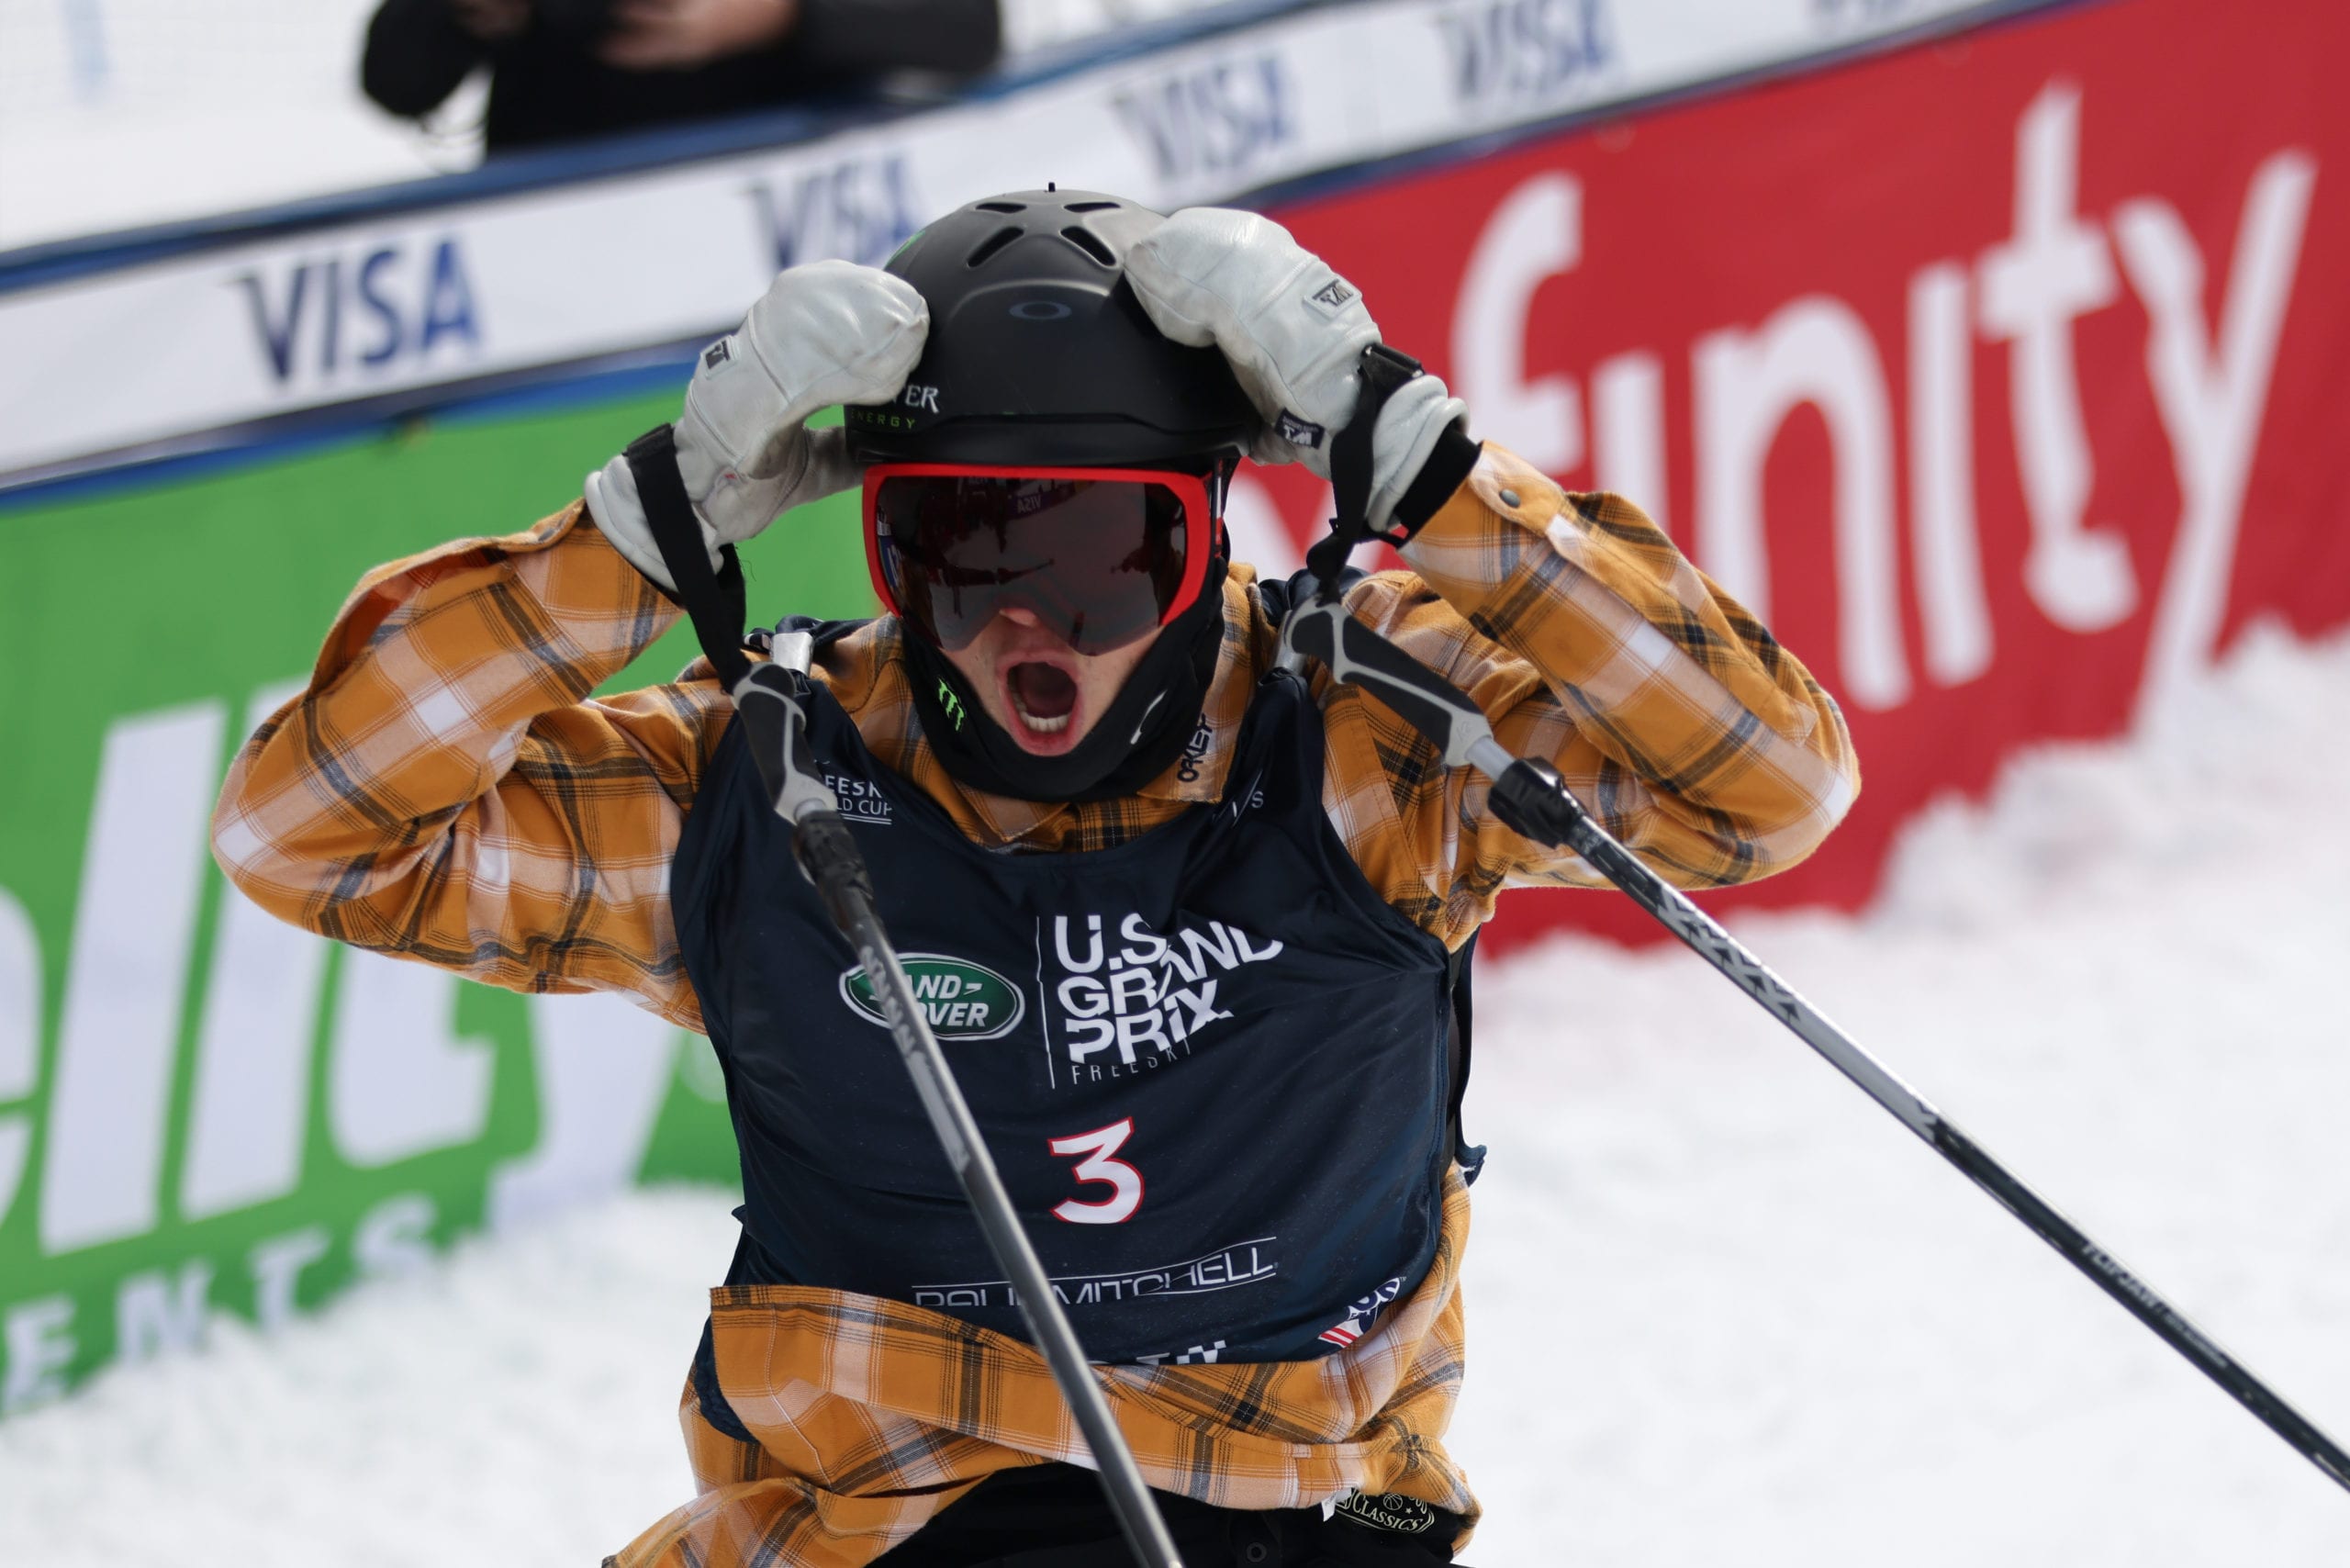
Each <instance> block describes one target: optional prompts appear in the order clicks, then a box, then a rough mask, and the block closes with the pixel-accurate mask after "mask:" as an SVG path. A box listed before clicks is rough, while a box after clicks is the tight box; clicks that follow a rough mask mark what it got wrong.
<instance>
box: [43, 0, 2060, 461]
mask: <svg viewBox="0 0 2350 1568" xmlns="http://www.w3.org/2000/svg"><path fill="white" fill-rule="evenodd" d="M2014 8H2016V7H2015V4H2014V0H2006V3H1999V4H1986V3H1984V0H1906V3H1905V0H1377V3H1373V4H1367V5H1360V6H1344V7H1332V8H1326V9H1317V10H1313V11H1307V12H1304V13H1299V14H1294V15H1291V16H1286V17H1279V18H1276V19H1273V20H1270V21H1267V22H1264V23H1260V24H1258V25H1255V26H1252V27H1248V28H1239V29H1237V30H1234V31H1230V32H1225V33H1221V34H1218V35H1216V36H1214V38H1211V39H1205V40H1203V41H1200V42H1195V43H1192V44H1187V45H1183V46H1181V47H1177V48H1172V49H1168V50H1161V51H1158V52H1155V53H1151V54H1148V55H1145V56H1142V57H1139V58H1133V59H1126V60H1120V61H1113V62H1105V63H1101V64H1096V65H1092V66H1089V67H1086V68H1084V69H1082V70H1080V71H1077V72H1074V73H1070V74H1068V75H1065V76H1060V77H1057V78H1055V79H1053V80H1050V81H1046V82H1044V83H1041V84H1036V85H1033V86H1029V87H1025V88H1023V89H1021V90H1019V91H1016V92H1013V93H1011V94H1009V95H1005V96H1002V97H1000V98H995V99H991V100H983V101H977V102H968V103H961V104H956V105H952V106H946V107H942V108H939V109H936V110H933V111H930V112H927V113H923V114H919V115H915V116H912V117H909V118H902V119H898V120H893V121H890V123H888V124H886V125H881V126H875V127H867V128H861V129H852V130H845V131H843V132H840V133H838V134H835V135H832V136H828V137H825V138H822V139H821V140H814V141H809V142H803V143H800V144H797V145H794V146H790V147H785V148H778V149H775V150H772V151H761V152H757V153H754V154H743V155H736V156H732V157H727V158H721V159H713V160H710V161H706V162H696V163H688V164H683V165H677V166H672V167H667V168H663V169H659V170H655V171H653V172H649V173H643V174H627V175H615V176H611V177H607V178H600V179H591V180H588V181H584V182H580V183H576V184H567V185H559V186H554V187H550V188H546V189H543V190H538V191H534V192H531V193H527V194H523V195H519V196H517V195H507V196H485V197H479V198H476V199H472V200H462V199H461V200H456V201H453V202H452V203H451V204H450V205H447V206H445V207H433V208H429V209H425V210H420V211H408V212H403V213H399V214H397V215H394V216H389V217H384V218H371V219H364V220H358V221H353V222H350V223H345V224H340V225H333V226H330V227H325V228H320V229H316V230H308V231H306V232H302V233H299V234H296V235H292V236H278V237H274V238H272V239H269V240H266V241H252V242H249V243H243V244H239V243H236V242H234V241H229V242H225V243H224V244H222V245H221V246H219V247H218V248H214V249H207V250H206V251H204V252H199V253H196V254H192V255H185V256H181V257H177V258H174V259H172V260H167V261H162V262H156V263H147V264H142V265H133V266H126V267H124V268H122V269H120V270H118V271H114V272H108V273H103V274H96V275H93V276H87V277H83V278H78V279H75V280H73V281H71V282H67V283H62V284H57V285H53V286H46V287H32V288H25V289H21V290H18V291H17V292H14V293H9V294H0V367H5V369H4V370H0V377H5V379H0V486H6V485H7V484H9V483H11V482H16V483H23V482H26V481H28V480H31V479H34V478H37V477H39V476H43V475H46V474H53V473H57V472H62V471H70V470H71V469H73V468H76V467H82V466H94V465H96V463H95V460H96V459H99V458H102V457H105V456H107V455H109V454H133V453H136V452H138V451H140V449H142V448H144V449H151V448H155V447H157V446H158V445H159V444H161V443H169V442H177V441H183V440H186V439H188V438H192V437H198V436H201V435H202V434H203V433H204V432H206V431H222V430H229V429H233V428H235V427H238V426H242V425H247V424H250V423H252V422H254V421H257V420H269V419H272V418H274V417H275V416H280V415H284V414H287V413H292V412H297V411H300V410H306V409H320V408H327V407H330V406H333V405H336V404H340V403H347V402H353V401H356V400H360V399H364V398H375V397H379V396H382V395H384V394H387V393H408V392H414V391H416V390H418V389H420V388H431V387H440V386H457V385H461V384H464V383H467V382H472V381H476V380H478V379H479V378H481V377H484V376H489V375H499V374H502V373H509V372H519V371H527V370H530V369H532V368H534V367H542V366H553V365H561V364H574V363H577V362H581V361H588V360H594V359H597V358H599V357H601V356H607V355H610V354H614V353H624V352H627V351H630V350H642V349H646V348H651V347H655V346H658V345H661V344H666V343H673V342H678V341H680V340H685V339H689V338H694V337H698V336H702V335H715V334H717V333H718V332H721V331H723V330H726V329H727V328H728V327H729V326H731V325H732V324H733V322H734V321H735V320H736V319H739V318H740V316H741V314H742V312H743V310H744V308H745V307H746V306H747V305H748V304H749V302H750V301H751V300H752V299H753V298H755V297H756V296H757V294H758V293H759V291H760V290H761V289H762V288H763V287H764V286H766V283H767V279H768V277H769V276H770V275H772V274H773V273H774V272H775V271H776V270H777V269H778V268H781V267H786V266H790V265H793V264H795V263H800V262H807V261H813V260H817V259H820V258H823V257H833V256H838V257H846V258H848V259H850V260H854V261H859V262H866V263H880V262H881V261H882V260H883V259H885V258H886V257H887V256H888V255H889V254H890V252H891V251H892V250H894V249H895V248H896V247H897V246H898V244H899V243H900V242H901V241H903V240H904V239H905V238H906V237H907V236H909V235H910V234H912V232H913V231H914V230H916V229H917V228H918V227H920V225H921V224H922V223H923V221H924V220H926V219H927V218H931V217H934V216H935V215H937V214H939V213H941V212H944V211H946V210H948V209H950V208H952V207H956V206H957V205H959V204H960V203H962V202H965V201H968V200H971V199H973V198H975V197H977V196H984V195H987V194H989V193H990V192H994V191H1001V190H1007V189H1017V188H1024V187H1033V186H1039V185H1043V184H1045V183H1046V181H1048V180H1050V181H1056V182H1057V183H1058V184H1060V185H1063V186H1065V187H1079V188H1089V189H1097V190H1106V191H1114V192H1116V193H1118V194H1120V195H1124V196H1132V197H1134V198H1136V199H1138V200H1141V201H1143V202H1146V203H1148V204H1149V205H1151V206H1154V207H1180V206H1183V205H1186V204H1192V203H1199V202H1206V201H1215V200H1222V199H1229V198H1231V197H1234V196H1238V195H1240V194H1242V193H1245V192H1248V191H1252V190H1256V189H1259V188H1262V187H1264V186H1266V185H1272V184H1276V183H1278V182H1281V181H1286V180H1291V179H1294V178H1297V177H1299V176H1302V175H1306V174H1315V173H1317V172H1320V171H1324V170H1329V169H1335V168H1340V167H1344V166H1346V165H1349V164H1356V163H1361V162H1367V161H1371V160H1375V159H1380V158H1384V157H1388V156H1392V155H1393V154H1396V153H1402V152H1408V151H1414V150H1416V149H1421V148H1427V147H1433V146H1438V145H1441V144H1443V143H1446V142H1449V141H1455V140H1460V139H1461V138H1464V137H1468V136H1473V135H1477V134H1482V133H1485V132H1489V131H1494V130H1499V129H1507V128H1510V127H1513V126H1522V125H1530V124H1536V123H1539V122H1541V121H1544V120H1548V119H1552V118H1557V117H1559V116H1561V115H1564V114H1568V113H1572V112H1575V111H1579V110H1584V109H1589V108H1592V107H1595V106H1604V105H1606V104H1608V103H1616V102H1625V101H1628V100H1632V99H1637V98H1641V97H1645V96H1648V95H1653V94H1656V93H1659V92H1663V91H1668V90H1672V89H1674V88H1679V87H1685V86H1689V85H1692V84H1700V83H1703V82H1707V81H1709V80H1715V79H1718V78H1721V77H1724V76H1728V75H1735V74H1738V73H1744V72H1748V71H1752V70H1756V69H1760V68H1764V67H1769V66H1773V65H1778V64H1784V63H1787V62H1795V61H1799V60H1802V59H1805V58H1807V57H1810V56H1814V55H1818V54H1820V53H1822V52H1824V51H1828V50H1836V49H1839V48H1841V47H1845V46H1847V45H1850V44H1852V43H1855V42H1865V41H1868V40H1870V39H1880V38H1885V37H1887V36H1890V35H1893V34H1896V33H1898V32H1900V31H1903V30H1906V29H1908V28H1913V27H1916V26H1918V25H1919V24H1920V23H1926V22H1945V23H1962V22H1964V21H1967V20H1971V19H1974V18H1975V17H1983V16H1987V15H1991V14H1994V13H1998V12H2004V11H2009V10H2012V9H2014ZM1404 238H1407V237H1405V236H1398V239H1399V240H1402V239H1404Z"/></svg>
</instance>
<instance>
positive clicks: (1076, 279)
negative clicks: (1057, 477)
mask: <svg viewBox="0 0 2350 1568" xmlns="http://www.w3.org/2000/svg"><path fill="white" fill-rule="evenodd" d="M1164 221H1165V218H1163V217H1162V216H1161V215H1160V214H1158V213H1157V212H1154V211H1152V210H1151V209H1149V208H1148V207H1141V206H1138V205H1136V203H1133V202H1130V201H1126V200H1125V199H1123V198H1121V197H1118V196H1105V195H1102V194H1101V193H1098V192H1092V191H1015V192H1012V193H1009V194H1007V195H1004V196H990V197H988V198H986V199H985V200H982V201H976V202H972V203H970V204H968V206H965V207H961V208H958V209H957V210H956V211H955V212H952V213H949V214H948V215H946V217H945V218H940V219H939V220H938V221H937V222H935V223H933V224H931V225H930V226H929V227H928V228H926V229H924V230H922V231H921V232H920V233H919V234H916V235H915V236H914V237H913V238H912V240H909V241H906V243H905V244H904V245H903V246H901V247H900V248H899V251H898V252H897V254H895V255H894V256H892V257H890V262H889V265H888V269H887V270H889V271H890V272H891V273H893V274H896V275H898V276H900V277H901V278H903V279H905V280H906V281H907V282H908V283H910V284H912V286H914V289H915V291H916V292H918V293H919V294H921V295H922V297H923V300H924V302H925V303H926V304H927V305H928V306H929V307H930V330H929V333H928V336H927V337H926V339H925V340H924V343H923V355H922V358H921V360H920V361H919V362H918V363H917V364H915V366H914V368H913V370H912V373H911V374H910V375H908V376H907V378H906V384H905V386H903V387H902V388H901V390H900V391H899V393H898V395H897V397H896V398H893V399H892V400H891V401H890V402H889V403H886V404H878V405H867V406H857V407H852V408H850V409H847V410H846V411H845V423H846V425H847V427H848V439H849V450H850V454H851V455H852V456H853V457H855V458H856V460H857V461H859V462H861V463H866V464H872V463H888V462H897V463H971V464H994V465H1019V464H1034V465H1039V466H1055V467H1068V466H1110V465H1122V466H1130V467H1140V466H1149V465H1167V466H1174V465H1178V464H1183V463H1188V462H1189V461H1193V460H1200V461H1213V460H1214V456H1215V455H1217V454H1226V453H1229V454H1238V453H1242V452H1245V451H1247V450H1248V445H1249V443H1250V442H1251V441H1252V440H1253V439H1254V438H1255V436H1256V433H1257V431H1258V430H1259V426H1260V424H1261V420H1259V416H1258V414H1257V410H1256V409H1255V407H1254V405H1252V404H1251V403H1250V402H1249V401H1248V395H1247V394H1246V393H1245V392H1243V391H1242V390H1241V389H1240V384H1239V383H1238V382H1237V380H1235V379H1234V377H1233V375H1232V370H1231V367H1230V366H1229V365H1228V364H1226V363H1225V359H1224V356H1223V354H1222V353H1220V352H1218V351H1217V350H1216V349H1214V348H1213V347H1198V348H1194V347H1188V346H1185V345H1183V344H1181V343H1177V342H1173V341H1171V340H1170V339H1169V338H1167V337H1165V336H1164V335H1162V334H1161V333H1160V332H1159V330H1158V328H1157V327H1156V326H1154V325H1153V324H1152V323H1151V320H1150V318H1149V317H1148V316H1147V314H1146V313H1145V312H1144V310H1143V308H1142V303H1141V301H1140V300H1138V299H1137V298H1136V297H1135V293H1134V290H1133V288H1132V287H1131V286H1128V285H1127V283H1126V281H1125V255H1126V252H1127V251H1128V249H1129V248H1130V247H1132V246H1133V244H1134V243H1135V242H1136V241H1138V240H1140V239H1141V238H1142V237H1143V236H1144V235H1146V234H1148V233H1149V232H1151V230H1155V229H1157V228H1158V226H1159V225H1160V224H1161V223H1163V222H1164ZM1195 471H1196V470H1195Z"/></svg>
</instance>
